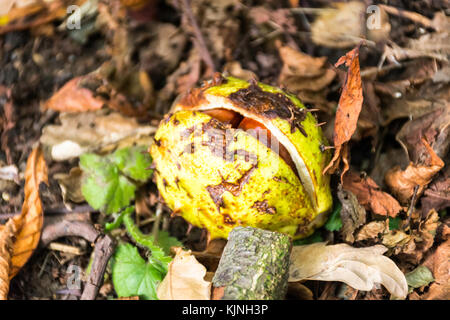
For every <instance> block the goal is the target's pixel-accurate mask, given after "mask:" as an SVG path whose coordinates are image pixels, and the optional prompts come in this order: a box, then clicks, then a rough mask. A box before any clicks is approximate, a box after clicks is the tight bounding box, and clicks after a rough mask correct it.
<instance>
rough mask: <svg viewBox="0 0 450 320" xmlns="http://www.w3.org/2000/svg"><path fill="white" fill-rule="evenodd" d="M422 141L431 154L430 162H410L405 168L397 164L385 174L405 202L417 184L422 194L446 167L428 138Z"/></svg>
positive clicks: (387, 181)
mask: <svg viewBox="0 0 450 320" xmlns="http://www.w3.org/2000/svg"><path fill="white" fill-rule="evenodd" d="M422 142H423V144H424V146H425V147H426V148H427V150H428V153H429V156H430V160H429V161H428V164H417V165H416V164H413V163H410V164H409V165H408V167H407V168H406V169H405V170H402V169H401V168H400V167H398V166H397V167H394V168H392V169H391V170H389V171H388V172H387V173H386V176H385V180H386V184H387V185H388V186H389V188H390V189H391V190H392V192H393V193H394V194H395V195H396V196H397V198H398V199H399V200H400V202H402V203H405V204H406V203H408V201H409V199H411V197H412V196H413V194H414V189H415V187H416V186H419V189H418V191H417V193H418V194H419V195H420V194H422V192H423V190H424V188H425V186H426V185H428V184H429V183H430V182H431V179H432V178H433V176H434V175H435V174H436V173H438V172H439V171H440V170H441V169H442V168H443V167H444V162H443V161H442V160H441V159H440V158H439V157H438V156H437V155H436V153H435V152H434V151H433V149H432V148H431V147H430V145H429V144H428V143H427V142H426V140H425V139H422Z"/></svg>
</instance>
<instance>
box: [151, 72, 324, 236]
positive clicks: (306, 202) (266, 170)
mask: <svg viewBox="0 0 450 320" xmlns="http://www.w3.org/2000/svg"><path fill="white" fill-rule="evenodd" d="M226 80H227V82H226V83H224V84H221V85H217V86H212V87H207V88H205V89H204V91H203V96H204V98H205V99H206V100H208V97H212V96H216V97H222V98H227V97H228V96H229V95H230V94H231V93H233V92H237V91H238V90H240V89H243V88H247V87H248V86H249V83H248V82H245V81H242V80H239V79H236V78H231V77H229V78H226ZM258 85H259V86H260V88H262V89H263V90H264V91H267V92H274V93H279V92H281V93H283V94H285V93H284V92H283V91H281V90H280V89H277V88H273V87H270V86H267V85H263V84H258ZM287 96H288V97H289V98H290V99H291V101H292V102H293V103H294V104H295V105H296V106H297V107H298V108H304V106H303V105H302V104H301V103H300V101H299V100H298V99H297V98H295V97H294V96H291V95H287ZM203 103H204V102H203ZM217 108H221V106H220V105H218V106H217ZM175 110H178V111H176V112H175V113H174V114H170V115H168V116H166V118H165V119H164V120H163V121H161V124H160V126H159V128H158V131H157V132H156V135H155V143H154V144H153V145H152V146H151V150H150V153H151V155H152V157H153V161H154V163H155V167H156V170H155V179H156V183H157V186H158V189H159V191H160V193H161V195H162V197H163V198H164V200H165V202H166V203H167V205H168V206H169V207H170V208H171V209H172V210H173V211H174V213H176V214H180V215H181V216H182V217H183V218H184V219H185V220H187V221H188V222H190V223H191V224H193V225H195V226H198V227H203V228H207V229H208V231H209V232H210V236H211V238H212V239H214V238H226V237H227V236H228V233H229V232H230V231H231V230H232V228H234V227H235V226H237V225H243V226H253V227H257V228H262V229H267V230H273V231H280V232H284V233H286V234H289V235H291V236H292V237H293V238H295V239H297V238H303V237H306V236H308V235H310V234H311V233H312V232H313V231H314V229H315V228H316V227H318V226H321V225H323V223H324V222H325V220H326V214H327V213H328V211H329V210H330V208H331V206H332V198H331V192H330V187H329V176H323V175H322V170H323V168H324V167H325V165H326V164H327V163H328V161H329V153H328V152H322V151H320V145H323V144H324V145H326V144H327V143H326V140H325V138H324V137H323V134H322V131H321V129H320V127H317V126H316V120H315V118H314V117H313V116H312V115H311V114H310V113H307V115H306V118H305V120H304V121H303V122H302V126H303V129H304V130H305V132H306V133H307V136H306V137H305V136H304V135H303V134H302V133H301V132H300V131H299V130H298V129H296V130H295V131H294V132H293V133H292V132H291V125H290V123H289V122H288V121H287V120H284V119H280V118H275V119H271V120H270V121H271V123H272V124H273V125H274V126H276V127H277V128H278V129H279V130H280V131H281V132H282V133H284V135H286V137H287V138H288V139H289V140H290V141H291V142H292V144H293V145H294V146H295V148H296V149H297V151H298V153H299V155H300V156H301V158H302V159H303V161H304V163H305V165H306V167H307V169H308V171H309V172H310V175H311V179H312V181H313V184H314V193H313V197H314V199H311V197H310V194H309V193H308V192H307V191H306V190H305V188H304V186H303V184H302V182H301V181H300V179H299V178H298V177H297V176H296V175H295V173H294V172H293V170H292V169H291V168H290V167H289V166H288V165H287V164H286V163H285V162H284V160H282V158H280V157H279V156H278V154H276V153H275V152H274V151H272V150H271V149H270V148H267V147H266V146H265V145H264V144H262V143H260V142H259V141H258V140H257V139H255V138H254V137H253V136H251V135H250V134H248V133H247V132H245V131H243V130H238V129H228V131H227V134H228V135H229V136H227V138H228V139H227V151H229V152H231V154H233V152H235V151H236V150H240V151H241V152H243V151H244V150H245V154H247V157H245V156H244V155H242V153H241V154H240V155H234V156H232V158H231V159H224V157H222V156H220V155H219V156H218V155H217V154H215V153H214V152H213V150H212V148H211V145H210V144H208V142H209V141H210V136H208V134H206V133H205V128H216V129H217V128H218V129H217V130H219V131H220V127H221V126H220V123H219V122H218V121H217V120H215V119H212V118H211V117H210V116H209V115H206V114H204V113H202V112H198V111H195V109H194V110H184V108H183V106H181V105H180V106H177V108H175ZM249 155H250V156H249ZM314 203H315V204H314Z"/></svg>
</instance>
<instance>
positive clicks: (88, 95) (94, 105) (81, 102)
mask: <svg viewBox="0 0 450 320" xmlns="http://www.w3.org/2000/svg"><path fill="white" fill-rule="evenodd" d="M81 80H83V77H77V78H73V79H72V80H70V81H68V82H67V83H66V84H65V85H64V86H63V87H62V88H61V89H59V90H58V91H57V92H56V93H55V94H54V95H53V96H52V97H51V98H50V99H49V100H48V101H47V102H46V103H45V105H44V107H45V108H46V109H51V110H55V111H60V112H84V111H92V110H98V109H101V107H102V106H103V104H104V103H103V101H102V100H101V99H99V98H97V97H94V95H93V93H92V91H91V90H89V89H87V88H83V87H81V86H80V82H81Z"/></svg>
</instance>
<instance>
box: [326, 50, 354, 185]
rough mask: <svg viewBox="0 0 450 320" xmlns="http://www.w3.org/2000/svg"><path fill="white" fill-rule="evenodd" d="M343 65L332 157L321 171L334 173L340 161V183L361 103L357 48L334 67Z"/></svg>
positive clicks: (346, 165)
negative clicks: (343, 77) (342, 82)
mask: <svg viewBox="0 0 450 320" xmlns="http://www.w3.org/2000/svg"><path fill="white" fill-rule="evenodd" d="M343 63H345V65H346V66H347V67H348V71H347V79H346V81H345V84H344V87H343V89H342V94H341V97H340V99H339V105H338V109H337V111H336V120H335V123H334V133H333V143H334V148H335V149H334V156H333V158H332V159H331V161H330V163H329V164H328V165H327V167H326V168H325V169H324V170H323V172H324V173H326V172H328V173H334V172H335V171H336V170H337V169H338V167H339V163H340V161H341V160H342V162H343V163H344V168H343V170H342V173H341V182H342V179H343V176H344V174H345V173H346V172H347V170H348V168H349V165H348V159H347V157H348V148H347V147H346V145H347V142H348V141H349V140H350V138H351V137H352V135H353V133H354V132H355V130H356V127H357V122H358V117H359V113H360V112H361V108H362V103H363V93H362V84H361V74H360V68H359V46H358V47H356V48H355V49H353V50H351V51H349V52H347V53H346V55H345V56H343V57H341V58H340V59H339V60H338V62H336V64H335V66H336V67H337V66H340V65H341V64H343Z"/></svg>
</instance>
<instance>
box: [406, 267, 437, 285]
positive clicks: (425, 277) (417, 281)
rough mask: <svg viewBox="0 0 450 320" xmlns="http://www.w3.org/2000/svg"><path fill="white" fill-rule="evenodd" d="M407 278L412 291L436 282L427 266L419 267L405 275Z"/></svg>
mask: <svg viewBox="0 0 450 320" xmlns="http://www.w3.org/2000/svg"><path fill="white" fill-rule="evenodd" d="M405 278H406V282H407V283H408V286H409V287H410V291H412V289H415V288H420V287H422V286H426V285H428V284H429V283H431V282H433V281H434V278H433V274H432V273H431V271H430V269H428V268H427V267H425V266H418V267H417V268H416V269H414V270H413V271H411V272H409V273H407V274H405Z"/></svg>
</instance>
